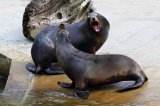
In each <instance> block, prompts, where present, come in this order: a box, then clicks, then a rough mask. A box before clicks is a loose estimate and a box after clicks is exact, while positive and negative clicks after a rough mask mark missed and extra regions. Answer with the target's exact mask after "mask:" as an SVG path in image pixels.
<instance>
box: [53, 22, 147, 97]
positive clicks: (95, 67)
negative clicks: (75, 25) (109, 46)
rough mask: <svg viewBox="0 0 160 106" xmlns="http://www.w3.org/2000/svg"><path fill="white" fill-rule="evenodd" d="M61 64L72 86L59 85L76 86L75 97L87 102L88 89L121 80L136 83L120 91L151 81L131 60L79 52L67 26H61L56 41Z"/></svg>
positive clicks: (114, 55) (59, 83)
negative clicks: (66, 28)
mask: <svg viewBox="0 0 160 106" xmlns="http://www.w3.org/2000/svg"><path fill="white" fill-rule="evenodd" d="M56 54H57V59H58V62H59V63H60V64H61V66H62V67H63V69H64V71H65V73H66V75H67V76H68V77H69V78H70V79H71V80H72V83H71V84H70V83H65V82H58V85H60V86H61V87H64V88H71V87H74V95H75V96H77V97H79V98H83V99H86V98H88V96H89V90H88V88H89V87H99V86H103V85H107V84H112V83H117V82H120V81H135V83H134V84H133V85H131V86H128V87H126V88H124V89H121V90H118V91H121V92H123V91H127V90H131V89H136V88H139V87H141V86H142V85H143V84H144V82H145V81H147V80H148V78H147V77H146V75H145V73H144V72H143V71H142V69H141V68H140V66H139V65H138V64H137V63H136V62H135V61H134V60H132V59H131V58H129V57H127V56H124V55H119V54H107V55H94V54H88V53H85V52H83V51H80V50H78V49H76V48H75V47H74V46H73V45H72V43H71V39H70V34H69V31H67V30H65V28H64V24H61V25H60V26H59V31H58V35H57V41H56Z"/></svg>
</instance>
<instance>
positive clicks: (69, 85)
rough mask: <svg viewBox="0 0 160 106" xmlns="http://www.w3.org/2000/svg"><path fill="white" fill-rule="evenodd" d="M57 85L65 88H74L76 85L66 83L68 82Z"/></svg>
mask: <svg viewBox="0 0 160 106" xmlns="http://www.w3.org/2000/svg"><path fill="white" fill-rule="evenodd" d="M57 84H58V85H59V86H61V87H63V88H74V86H75V84H74V83H73V82H72V83H66V82H57Z"/></svg>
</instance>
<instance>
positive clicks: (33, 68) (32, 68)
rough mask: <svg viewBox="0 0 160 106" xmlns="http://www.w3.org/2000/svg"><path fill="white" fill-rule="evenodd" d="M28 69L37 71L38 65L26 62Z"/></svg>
mask: <svg viewBox="0 0 160 106" xmlns="http://www.w3.org/2000/svg"><path fill="white" fill-rule="evenodd" d="M26 69H27V70H28V71H30V72H32V73H36V66H35V65H34V64H32V63H28V64H26Z"/></svg>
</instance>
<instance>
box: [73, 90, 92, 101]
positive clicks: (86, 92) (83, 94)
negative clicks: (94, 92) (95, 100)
mask: <svg viewBox="0 0 160 106" xmlns="http://www.w3.org/2000/svg"><path fill="white" fill-rule="evenodd" d="M89 94H90V92H89V90H88V89H86V88H83V89H77V88H75V90H74V95H75V96H76V97H78V98H81V99H87V98H88V96H89Z"/></svg>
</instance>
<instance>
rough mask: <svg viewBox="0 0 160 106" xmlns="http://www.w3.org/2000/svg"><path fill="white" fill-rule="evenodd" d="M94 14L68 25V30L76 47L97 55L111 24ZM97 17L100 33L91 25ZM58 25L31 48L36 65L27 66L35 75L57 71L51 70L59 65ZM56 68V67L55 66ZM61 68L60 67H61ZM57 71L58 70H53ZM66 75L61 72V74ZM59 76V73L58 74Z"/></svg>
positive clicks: (36, 40) (49, 28) (39, 36)
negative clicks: (57, 47)
mask: <svg viewBox="0 0 160 106" xmlns="http://www.w3.org/2000/svg"><path fill="white" fill-rule="evenodd" d="M90 13H92V14H91V15H89V16H90V17H89V18H87V19H86V20H83V21H81V22H79V23H75V24H67V25H66V29H67V30H68V31H69V32H70V38H71V39H72V44H73V45H74V47H76V48H78V49H80V50H82V51H84V52H88V53H92V54H95V52H96V51H97V50H98V49H99V48H100V47H101V46H102V45H103V43H104V42H105V41H106V39H107V37H108V32H109V28H110V25H109V22H108V21H107V19H106V18H105V17H103V16H102V15H100V14H97V13H95V12H94V11H90ZM94 14H97V15H96V19H98V21H99V22H100V25H101V29H100V32H95V31H94V30H93V29H92V28H91V25H90V22H91V21H92V19H93V18H94ZM57 29H58V25H53V26H50V27H48V28H46V29H44V30H43V31H42V32H40V33H39V34H38V35H37V37H36V39H35V41H34V43H33V45H32V48H31V56H32V59H33V62H34V64H35V66H34V64H30V63H29V64H27V65H26V68H27V69H28V70H29V71H30V72H32V73H35V74H38V73H42V72H44V73H46V74H51V75H52V74H55V71H54V70H53V71H47V70H51V69H52V68H51V64H52V63H53V64H56V63H57V57H56V51H55V50H56V46H55V42H56V41H55V40H56V36H57ZM53 67H54V66H53ZM59 68H60V67H59ZM53 69H56V68H53ZM62 73H64V72H63V70H60V73H59V74H62ZM56 74H57V73H56Z"/></svg>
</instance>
